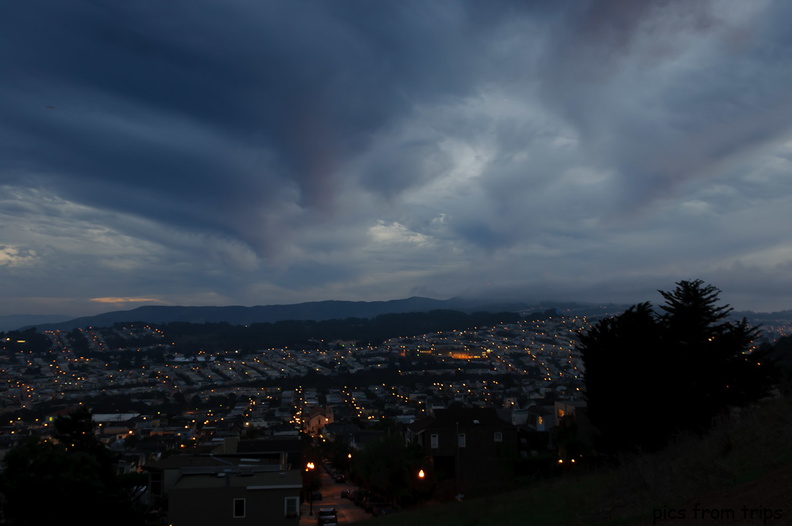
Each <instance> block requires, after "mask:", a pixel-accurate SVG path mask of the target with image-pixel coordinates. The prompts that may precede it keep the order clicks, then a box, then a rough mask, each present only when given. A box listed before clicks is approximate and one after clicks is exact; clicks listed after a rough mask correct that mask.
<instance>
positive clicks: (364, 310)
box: [15, 297, 536, 330]
mask: <svg viewBox="0 0 792 526" xmlns="http://www.w3.org/2000/svg"><path fill="white" fill-rule="evenodd" d="M535 308H536V307H535V306H531V305H528V304H523V303H508V304H506V303H488V302H486V301H474V300H464V299H459V298H452V299H449V300H436V299H431V298H421V297H412V298H407V299H401V300H390V301H315V302H308V303H298V304H293V305H260V306H255V307H242V306H229V307H166V306H146V307H138V308H136V309H132V310H126V311H113V312H107V313H104V314H99V315H96V316H87V317H82V318H76V319H72V320H69V321H65V322H60V323H40V324H38V325H37V327H38V328H40V329H61V330H71V329H74V328H77V327H89V326H90V327H111V326H113V325H114V324H116V323H123V322H137V321H141V322H146V323H154V324H163V323H172V322H187V323H229V324H231V325H250V324H252V323H274V322H278V321H291V320H295V321H301V320H314V321H325V320H332V319H345V318H374V317H376V316H379V315H382V314H401V313H408V312H429V311H432V310H457V311H461V312H467V313H472V312H477V311H480V312H519V311H523V310H531V309H535ZM15 328H18V327H15Z"/></svg>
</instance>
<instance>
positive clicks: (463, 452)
mask: <svg viewBox="0 0 792 526" xmlns="http://www.w3.org/2000/svg"><path fill="white" fill-rule="evenodd" d="M405 437H406V440H407V441H408V442H411V443H415V444H419V445H420V446H421V447H422V448H423V450H424V453H425V454H426V456H427V457H428V458H430V459H431V462H432V469H433V470H434V473H435V476H436V477H437V478H438V480H441V479H444V478H451V479H454V480H455V482H456V485H457V488H458V489H459V490H465V489H471V488H474V487H481V486H486V485H491V484H492V481H493V480H498V479H500V478H502V477H505V476H508V474H509V473H510V470H511V466H510V465H509V462H508V459H509V458H510V456H511V455H512V454H516V451H517V446H518V441H517V429H516V428H515V427H514V426H513V425H511V424H510V423H509V422H505V421H503V420H501V419H500V418H499V417H498V414H497V411H496V410H495V409H494V408H452V409H438V410H436V411H434V413H433V414H432V415H427V416H424V417H422V418H420V419H418V420H416V421H415V422H414V423H413V424H411V425H409V426H408V428H407V432H406V435H405Z"/></svg>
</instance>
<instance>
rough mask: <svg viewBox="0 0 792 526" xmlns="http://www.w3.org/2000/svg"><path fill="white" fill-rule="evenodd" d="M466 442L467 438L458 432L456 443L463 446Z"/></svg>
mask: <svg viewBox="0 0 792 526" xmlns="http://www.w3.org/2000/svg"><path fill="white" fill-rule="evenodd" d="M466 443H467V440H466V437H465V433H459V436H458V437H457V445H459V447H465V445H466Z"/></svg>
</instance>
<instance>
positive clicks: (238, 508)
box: [234, 499, 245, 519]
mask: <svg viewBox="0 0 792 526" xmlns="http://www.w3.org/2000/svg"><path fill="white" fill-rule="evenodd" d="M234 518H235V519H244V518H245V499H234Z"/></svg>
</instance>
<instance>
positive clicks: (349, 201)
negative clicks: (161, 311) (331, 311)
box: [0, 0, 792, 303]
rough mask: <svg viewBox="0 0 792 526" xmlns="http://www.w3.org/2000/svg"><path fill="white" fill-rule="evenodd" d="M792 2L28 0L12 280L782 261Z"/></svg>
mask: <svg viewBox="0 0 792 526" xmlns="http://www.w3.org/2000/svg"><path fill="white" fill-rule="evenodd" d="M790 15H792V8H790V7H789V4H788V3H784V2H766V3H745V2H740V1H723V2H710V1H705V2H688V1H684V0H679V1H663V2H660V1H658V2H652V1H647V2H634V1H628V0H597V1H594V0H589V1H580V2H542V1H535V2H531V1H529V2H521V1H520V2H517V1H515V2H508V1H497V2H477V1H463V0H460V1H452V0H441V1H438V2H423V1H383V2H352V1H333V2H317V1H300V0H294V1H291V0H290V1H262V2H251V1H245V0H231V1H228V2H210V1H208V0H191V1H187V0H179V1H175V2H165V3H163V2H155V1H146V0H144V1H136V2H104V1H89V0H74V1H71V2H61V1H56V0H41V1H36V0H32V1H30V2H16V3H5V4H3V5H2V6H0V35H2V37H0V58H2V60H0V78H2V79H3V82H2V83H0V204H2V208H0V219H2V223H0V235H2V236H3V237H2V238H0V245H2V246H3V247H4V248H3V249H2V252H1V254H2V256H0V270H2V271H3V272H5V273H6V274H9V275H11V274H13V277H14V278H17V279H18V285H15V287H16V288H14V297H22V296H24V289H25V286H26V284H27V286H28V287H30V286H31V285H30V284H32V283H35V282H36V279H35V276H36V275H39V274H43V273H48V274H47V276H46V278H47V279H46V282H47V283H48V290H53V289H56V288H57V287H56V285H55V284H56V283H58V282H59V281H60V282H64V281H67V282H69V283H70V285H69V287H70V288H69V292H68V294H69V295H75V294H77V291H78V290H80V289H81V288H82V289H85V290H86V292H85V295H87V296H88V297H127V296H133V295H135V294H142V296H141V297H146V298H151V297H155V296H156V294H159V293H161V295H162V296H163V297H162V298H161V300H162V301H172V302H176V301H178V302H182V303H189V302H204V303H207V302H230V303H261V302H271V301H277V302H284V301H290V300H309V299H324V298H330V297H333V298H337V297H352V298H356V299H381V298H382V297H385V298H388V297H397V296H401V295H403V294H404V293H405V291H408V290H438V291H442V294H448V295H452V294H455V293H456V292H457V291H458V290H459V289H460V288H463V287H465V286H467V284H469V283H488V284H492V286H499V285H500V286H503V287H516V286H517V285H519V284H526V283H528V284H530V285H531V286H532V287H535V288H536V290H538V291H548V292H547V294H551V292H552V290H558V291H562V290H567V291H569V292H570V294H572V293H573V292H574V291H575V290H579V291H583V292H586V293H587V294H588V293H589V292H590V294H589V296H590V297H591V296H594V295H596V292H597V291H598V290H605V291H607V290H615V289H620V290H623V291H624V294H625V295H627V294H628V293H629V291H631V290H633V289H634V288H638V287H639V283H640V282H641V281H644V282H646V283H651V286H649V285H647V286H648V287H649V289H647V290H652V287H654V286H655V284H656V285H657V286H658V287H663V286H665V287H667V286H668V283H667V281H669V279H670V280H671V281H673V279H674V278H677V277H680V278H689V277H691V276H690V275H689V274H688V272H693V273H697V272H704V271H707V272H710V275H713V276H724V277H727V278H728V279H729V280H731V281H735V280H736V277H735V276H737V275H738V274H739V272H738V271H736V270H735V271H731V270H728V269H741V268H755V269H760V270H761V269H764V270H762V272H760V273H761V274H762V275H765V274H764V272H765V271H767V269H769V268H773V269H784V268H786V267H785V266H784V264H785V262H786V261H788V260H789V257H788V256H787V251H786V246H787V244H788V235H786V234H784V233H783V232H781V231H780V230H779V229H778V227H776V226H775V225H776V224H777V223H778V220H777V215H778V214H782V213H783V212H782V211H783V210H785V206H786V205H787V204H789V200H790V195H792V190H790V188H789V183H788V181H789V178H788V176H789V173H790V162H789V159H790V157H791V156H790V154H789V146H788V145H787V141H788V138H789V136H790V124H789V123H790V122H792V118H790V117H792V97H791V96H790V95H789V90H788V86H789V85H790V84H792V82H791V81H792V78H791V77H792V70H790V68H788V67H787V66H786V64H787V62H788V57H789V56H790V50H792V36H790V35H791V34H790V32H789V31H788V30H787V29H786V27H785V20H788V19H789V16H790ZM745 225H754V227H753V228H755V229H756V230H758V231H759V232H760V233H757V232H754V231H752V229H751V228H748V227H746V226H745ZM702 238H703V239H704V240H705V241H704V242H702V241H700V240H701V239H702ZM767 272H769V271H767ZM680 274H682V275H681V276H680ZM627 275H629V279H628V278H627V277H625V276H627ZM621 278H624V279H625V280H627V282H629V283H628V284H625V285H624V286H622V287H614V286H613V283H615V282H617V281H619V279H621ZM92 280H93V282H94V283H95V286H93V289H96V290H95V291H93V290H92V291H91V292H87V291H88V289H91V288H92V286H91V281H92ZM40 281H41V280H40ZM735 282H736V281H735ZM745 283H748V281H746V282H745ZM718 285H721V287H722V288H724V289H725V288H726V287H725V286H723V285H722V284H718ZM746 287H747V285H746ZM107 289H113V290H107ZM37 294H39V295H40V296H42V297H45V296H46V295H47V294H50V292H45V291H41V292H38V293H37ZM64 294H66V293H65V292H64ZM6 296H9V297H10V295H8V294H6ZM166 296H167V298H166ZM130 301H132V300H130Z"/></svg>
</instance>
